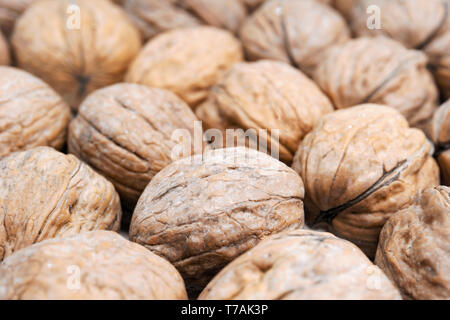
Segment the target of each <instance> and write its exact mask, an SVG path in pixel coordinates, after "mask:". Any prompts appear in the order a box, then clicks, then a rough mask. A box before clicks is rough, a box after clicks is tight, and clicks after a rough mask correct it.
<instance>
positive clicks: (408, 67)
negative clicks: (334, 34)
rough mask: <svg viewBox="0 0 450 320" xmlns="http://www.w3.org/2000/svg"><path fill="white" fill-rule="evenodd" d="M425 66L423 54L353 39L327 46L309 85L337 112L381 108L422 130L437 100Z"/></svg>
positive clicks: (382, 40) (388, 43)
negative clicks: (367, 105)
mask: <svg viewBox="0 0 450 320" xmlns="http://www.w3.org/2000/svg"><path fill="white" fill-rule="evenodd" d="M426 64H427V58H426V56H425V55H424V54H423V53H421V52H420V51H416V50H408V49H406V48H404V47H403V46H402V45H401V44H400V43H398V42H396V41H394V40H391V39H389V38H385V37H377V38H358V39H355V40H351V41H349V42H347V43H345V44H342V45H337V46H334V47H332V48H331V49H330V50H329V51H328V54H327V57H326V59H324V60H323V61H322V63H321V64H320V65H319V66H318V68H317V70H316V72H315V73H314V80H315V81H316V83H317V84H318V85H319V86H320V87H321V88H322V90H323V91H324V92H325V93H326V94H327V95H328V97H330V99H331V100H332V102H333V104H334V106H335V107H336V108H338V109H342V108H347V107H352V106H355V105H358V104H363V103H377V104H385V105H388V106H391V107H393V108H396V109H397V110H398V111H400V112H401V113H402V114H403V116H405V117H406V119H407V120H408V122H409V123H410V125H412V126H419V127H421V126H424V125H425V123H426V122H427V121H429V119H430V118H431V117H432V114H433V112H434V110H435V109H436V107H437V98H438V92H437V89H436V86H435V84H434V81H433V78H432V76H431V74H430V73H429V72H428V70H427V68H426Z"/></svg>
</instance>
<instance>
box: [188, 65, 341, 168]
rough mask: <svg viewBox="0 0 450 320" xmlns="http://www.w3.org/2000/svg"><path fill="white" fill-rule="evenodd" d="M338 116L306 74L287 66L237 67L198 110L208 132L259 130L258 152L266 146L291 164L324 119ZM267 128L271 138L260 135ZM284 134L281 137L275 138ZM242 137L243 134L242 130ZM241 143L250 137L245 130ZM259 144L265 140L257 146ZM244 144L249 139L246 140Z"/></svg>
mask: <svg viewBox="0 0 450 320" xmlns="http://www.w3.org/2000/svg"><path fill="white" fill-rule="evenodd" d="M332 111H333V106H332V105H331V103H330V101H329V100H328V98H327V97H326V96H325V95H324V94H323V93H322V92H321V91H320V89H319V88H318V87H317V85H316V84H315V83H314V82H312V81H311V80H310V79H309V78H308V77H306V76H304V75H303V74H302V73H301V72H300V71H298V70H296V69H294V68H293V67H291V66H290V65H288V64H285V63H284V62H277V61H268V60H266V61H259V62H254V63H239V64H236V65H235V66H234V67H233V68H232V69H231V70H230V71H229V72H227V73H226V74H225V75H224V76H223V77H222V79H221V80H220V81H219V82H218V84H217V85H215V86H214V87H213V88H212V90H211V92H210V94H209V97H208V100H207V101H206V102H205V103H203V104H202V105H201V106H199V107H198V108H197V110H196V114H197V116H198V117H199V118H200V120H202V121H203V124H204V126H205V128H208V129H209V128H216V129H219V130H222V131H223V132H224V134H223V137H224V140H225V139H226V134H225V129H227V128H242V129H244V130H248V129H254V130H255V132H254V133H255V134H254V135H253V136H249V139H252V138H253V139H254V142H255V143H254V145H255V147H258V146H259V145H258V143H259V144H260V145H261V142H262V145H266V146H267V147H268V148H267V149H268V151H270V152H271V153H272V154H273V150H271V149H273V148H276V149H277V150H278V152H276V153H278V154H279V157H280V159H281V160H282V161H285V162H287V163H290V162H291V161H292V158H293V156H294V154H295V152H296V151H297V148H298V145H299V144H300V141H301V140H302V139H303V137H304V136H305V135H306V134H307V133H308V132H309V131H311V129H312V127H313V126H314V125H315V123H316V122H317V121H318V120H319V118H320V117H321V116H322V115H324V114H326V113H329V112H332ZM260 129H265V130H267V134H265V133H264V134H258V132H259V131H258V130H260ZM274 129H277V130H279V134H278V135H277V137H273V136H272V131H273V130H274ZM236 132H239V131H236ZM241 136H242V137H241V138H245V137H244V132H243V131H241ZM256 140H259V141H256ZM241 141H242V142H244V140H242V139H241Z"/></svg>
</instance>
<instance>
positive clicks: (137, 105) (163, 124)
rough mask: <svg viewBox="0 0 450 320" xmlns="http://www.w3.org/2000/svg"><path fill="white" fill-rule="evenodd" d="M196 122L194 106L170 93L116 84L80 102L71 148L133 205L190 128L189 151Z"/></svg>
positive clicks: (72, 129) (71, 138)
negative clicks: (178, 135)
mask: <svg viewBox="0 0 450 320" xmlns="http://www.w3.org/2000/svg"><path fill="white" fill-rule="evenodd" d="M195 121H197V118H196V117H195V115H194V114H193V112H192V110H191V108H189V106H188V105H187V104H186V103H184V102H183V101H182V100H181V99H180V98H178V97H177V96H175V95H174V94H173V93H171V92H169V91H166V90H162V89H153V88H148V87H145V86H142V85H137V84H126V83H122V84H116V85H113V86H110V87H107V88H103V89H100V90H97V91H95V92H94V93H92V94H91V95H90V96H88V98H87V99H86V100H85V101H84V102H83V103H82V104H81V106H80V109H79V111H78V115H77V117H76V118H75V120H74V121H72V123H71V124H70V130H69V142H68V145H69V152H70V153H73V154H75V155H76V156H78V157H79V158H80V159H82V160H83V161H85V162H86V163H87V164H89V165H90V166H92V168H94V169H95V170H97V171H98V172H100V173H101V174H102V175H104V176H105V177H107V178H108V179H109V180H110V181H111V182H112V183H113V184H114V186H115V187H116V190H117V191H118V192H119V194H120V197H121V200H122V201H125V202H129V203H130V204H131V205H132V206H134V205H135V204H136V202H137V200H138V198H139V196H140V195H141V193H142V191H143V190H144V188H145V187H146V186H147V184H148V183H149V182H150V180H151V179H152V177H153V176H154V175H155V174H156V173H157V172H158V171H160V170H161V169H162V168H164V167H165V166H167V165H168V164H169V163H170V162H172V161H173V160H176V158H175V159H173V158H172V157H176V156H177V155H178V154H176V153H175V152H174V151H176V150H174V148H175V147H176V146H177V145H178V144H179V143H180V142H179V141H177V140H176V136H173V134H174V132H175V131H176V130H183V129H184V130H187V132H188V133H189V134H190V136H191V137H192V140H191V142H190V143H189V151H190V150H191V149H193V148H194V139H193V137H194V125H195ZM199 126H200V125H199ZM199 130H200V132H198V133H197V134H198V136H199V137H200V145H201V143H202V130H201V126H200V128H199ZM191 146H192V148H191ZM182 155H183V156H189V155H190V154H182Z"/></svg>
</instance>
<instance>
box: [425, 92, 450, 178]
mask: <svg viewBox="0 0 450 320" xmlns="http://www.w3.org/2000/svg"><path fill="white" fill-rule="evenodd" d="M430 135H431V138H432V140H433V142H434V144H435V146H436V151H435V155H436V156H437V161H438V163H439V167H440V168H441V177H442V184H444V185H447V186H450V100H448V101H447V102H446V103H444V104H443V105H442V106H441V107H439V109H437V110H436V112H435V114H434V117H433V119H432V121H431V128H430Z"/></svg>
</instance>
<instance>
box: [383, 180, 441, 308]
mask: <svg viewBox="0 0 450 320" xmlns="http://www.w3.org/2000/svg"><path fill="white" fill-rule="evenodd" d="M449 240H450V188H448V187H444V186H440V187H436V188H434V189H427V190H425V191H424V192H423V194H422V195H421V196H420V198H419V199H417V203H416V205H415V206H411V207H409V208H407V209H404V210H402V211H400V212H398V213H396V214H395V215H393V216H392V217H391V218H390V219H389V220H388V221H387V222H386V224H385V225H384V227H383V230H382V231H381V234H380V242H379V244H378V250H377V255H376V258H375V262H376V264H377V265H378V266H379V267H380V268H381V269H383V270H384V272H386V274H387V276H388V277H389V278H390V279H391V280H392V281H394V282H395V283H396V285H397V286H398V288H399V289H400V291H401V292H402V295H403V296H404V297H405V298H410V299H411V298H412V299H427V300H428V299H440V300H448V299H450V245H449Z"/></svg>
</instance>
